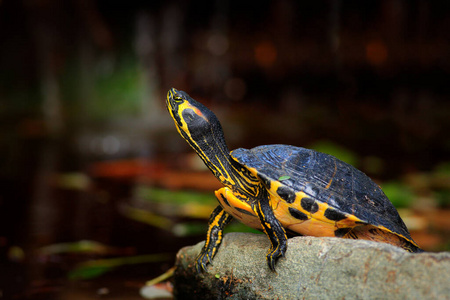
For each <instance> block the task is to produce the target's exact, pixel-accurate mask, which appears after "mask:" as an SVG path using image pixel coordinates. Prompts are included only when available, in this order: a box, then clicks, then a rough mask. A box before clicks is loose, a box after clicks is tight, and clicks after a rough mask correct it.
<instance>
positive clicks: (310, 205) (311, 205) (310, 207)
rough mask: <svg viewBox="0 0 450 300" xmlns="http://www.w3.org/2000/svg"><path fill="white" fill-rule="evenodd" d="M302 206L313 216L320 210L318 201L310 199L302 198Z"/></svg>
mask: <svg viewBox="0 0 450 300" xmlns="http://www.w3.org/2000/svg"><path fill="white" fill-rule="evenodd" d="M300 205H301V206H302V208H303V209H304V210H306V211H308V212H310V213H312V214H314V213H316V212H317V211H318V210H319V205H317V203H316V201H314V199H311V198H309V197H304V198H302V200H301V201H300Z"/></svg>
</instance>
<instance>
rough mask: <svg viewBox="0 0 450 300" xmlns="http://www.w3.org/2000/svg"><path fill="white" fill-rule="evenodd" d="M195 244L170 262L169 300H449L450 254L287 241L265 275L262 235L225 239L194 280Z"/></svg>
mask: <svg viewBox="0 0 450 300" xmlns="http://www.w3.org/2000/svg"><path fill="white" fill-rule="evenodd" d="M202 246H203V242H202V243H199V244H197V245H195V246H192V247H185V248H183V249H181V250H180V251H179V253H178V255H177V262H176V264H177V270H176V272H175V277H174V294H175V295H176V297H177V299H450V298H449V297H450V253H449V252H443V253H420V254H412V253H408V252H406V251H404V250H402V249H400V248H397V247H394V246H391V245H387V244H382V243H375V242H369V241H363V240H345V239H338V238H317V237H295V238H291V239H289V242H288V250H287V253H286V256H285V257H284V258H280V259H279V260H278V263H277V265H276V272H271V271H270V270H269V267H268V265H267V262H266V258H265V257H266V254H267V251H268V249H269V246H270V244H269V240H268V239H267V238H266V236H265V235H262V234H261V235H258V234H250V233H229V234H227V235H225V237H224V240H223V243H222V246H221V248H220V249H219V251H218V253H217V255H216V257H215V259H214V261H213V265H209V266H208V268H207V272H205V273H203V274H201V275H199V274H197V272H196V271H195V268H194V262H195V258H196V257H197V255H198V253H199V252H200V249H201V247H202Z"/></svg>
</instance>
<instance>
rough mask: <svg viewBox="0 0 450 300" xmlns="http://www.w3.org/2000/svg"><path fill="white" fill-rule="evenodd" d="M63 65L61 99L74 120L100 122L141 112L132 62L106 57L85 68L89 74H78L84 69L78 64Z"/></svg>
mask: <svg viewBox="0 0 450 300" xmlns="http://www.w3.org/2000/svg"><path fill="white" fill-rule="evenodd" d="M67 64H68V66H67V67H66V68H65V73H64V74H63V76H62V79H61V83H62V84H61V87H62V94H63V97H62V98H63V101H64V102H65V103H67V107H68V108H69V110H70V111H71V113H72V114H73V115H74V116H76V117H81V118H86V117H87V118H89V119H90V120H95V121H99V120H100V121H102V120H107V119H110V118H117V117H123V116H136V115H137V114H138V113H139V112H140V111H141V107H140V103H141V102H142V97H143V89H144V86H143V79H142V72H141V70H140V66H139V65H138V63H137V60H136V58H130V57H126V56H125V57H121V56H118V57H116V58H115V57H112V56H111V57H110V56H106V57H103V58H102V59H98V60H97V61H96V63H95V65H94V66H89V69H92V71H90V72H88V71H82V70H80V68H86V66H81V63H80V62H79V61H76V60H73V61H71V62H68V63H67ZM80 73H83V74H82V75H81V74H80Z"/></svg>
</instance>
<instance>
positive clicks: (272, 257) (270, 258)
mask: <svg viewBox="0 0 450 300" xmlns="http://www.w3.org/2000/svg"><path fill="white" fill-rule="evenodd" d="M285 253H286V247H285V246H284V247H277V248H275V250H273V248H270V250H269V253H268V254H267V263H268V264H269V268H270V270H272V271H274V272H275V264H276V262H277V260H278V259H279V258H280V257H284V254H285Z"/></svg>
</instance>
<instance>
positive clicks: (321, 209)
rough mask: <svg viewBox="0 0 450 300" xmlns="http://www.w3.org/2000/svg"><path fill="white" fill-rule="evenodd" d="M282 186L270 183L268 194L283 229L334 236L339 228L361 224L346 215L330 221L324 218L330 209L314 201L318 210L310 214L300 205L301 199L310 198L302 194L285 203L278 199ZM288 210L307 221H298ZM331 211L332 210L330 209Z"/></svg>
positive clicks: (351, 216) (298, 193)
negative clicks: (343, 217)
mask: <svg viewBox="0 0 450 300" xmlns="http://www.w3.org/2000/svg"><path fill="white" fill-rule="evenodd" d="M280 185H282V183H280V182H278V181H273V182H271V186H270V190H269V194H270V205H271V207H272V209H273V211H274V214H275V217H276V218H277V219H278V220H279V221H280V223H281V224H282V225H283V227H285V228H288V229H290V230H292V231H294V232H297V233H300V234H303V235H312V236H335V233H334V232H335V230H336V229H339V228H353V227H355V226H359V225H360V224H358V223H357V222H362V220H360V219H359V218H357V217H356V216H354V215H350V214H346V218H345V219H342V220H340V221H334V220H330V219H328V218H327V217H325V211H326V210H327V209H329V208H332V207H331V206H330V205H328V204H327V203H323V202H320V201H316V204H317V205H318V210H317V211H316V212H314V213H311V212H309V211H307V210H305V209H304V208H303V207H302V205H301V199H302V198H305V197H308V198H311V197H310V196H308V195H306V194H305V193H303V192H297V193H295V200H294V202H293V203H287V202H286V201H285V200H283V199H282V198H280V196H279V195H278V194H277V190H278V188H279V187H280ZM289 208H294V209H296V210H298V211H300V212H301V213H303V214H305V215H306V216H307V217H308V220H299V219H297V218H295V217H294V216H292V215H291V213H290V212H289ZM332 209H333V208H332Z"/></svg>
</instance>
